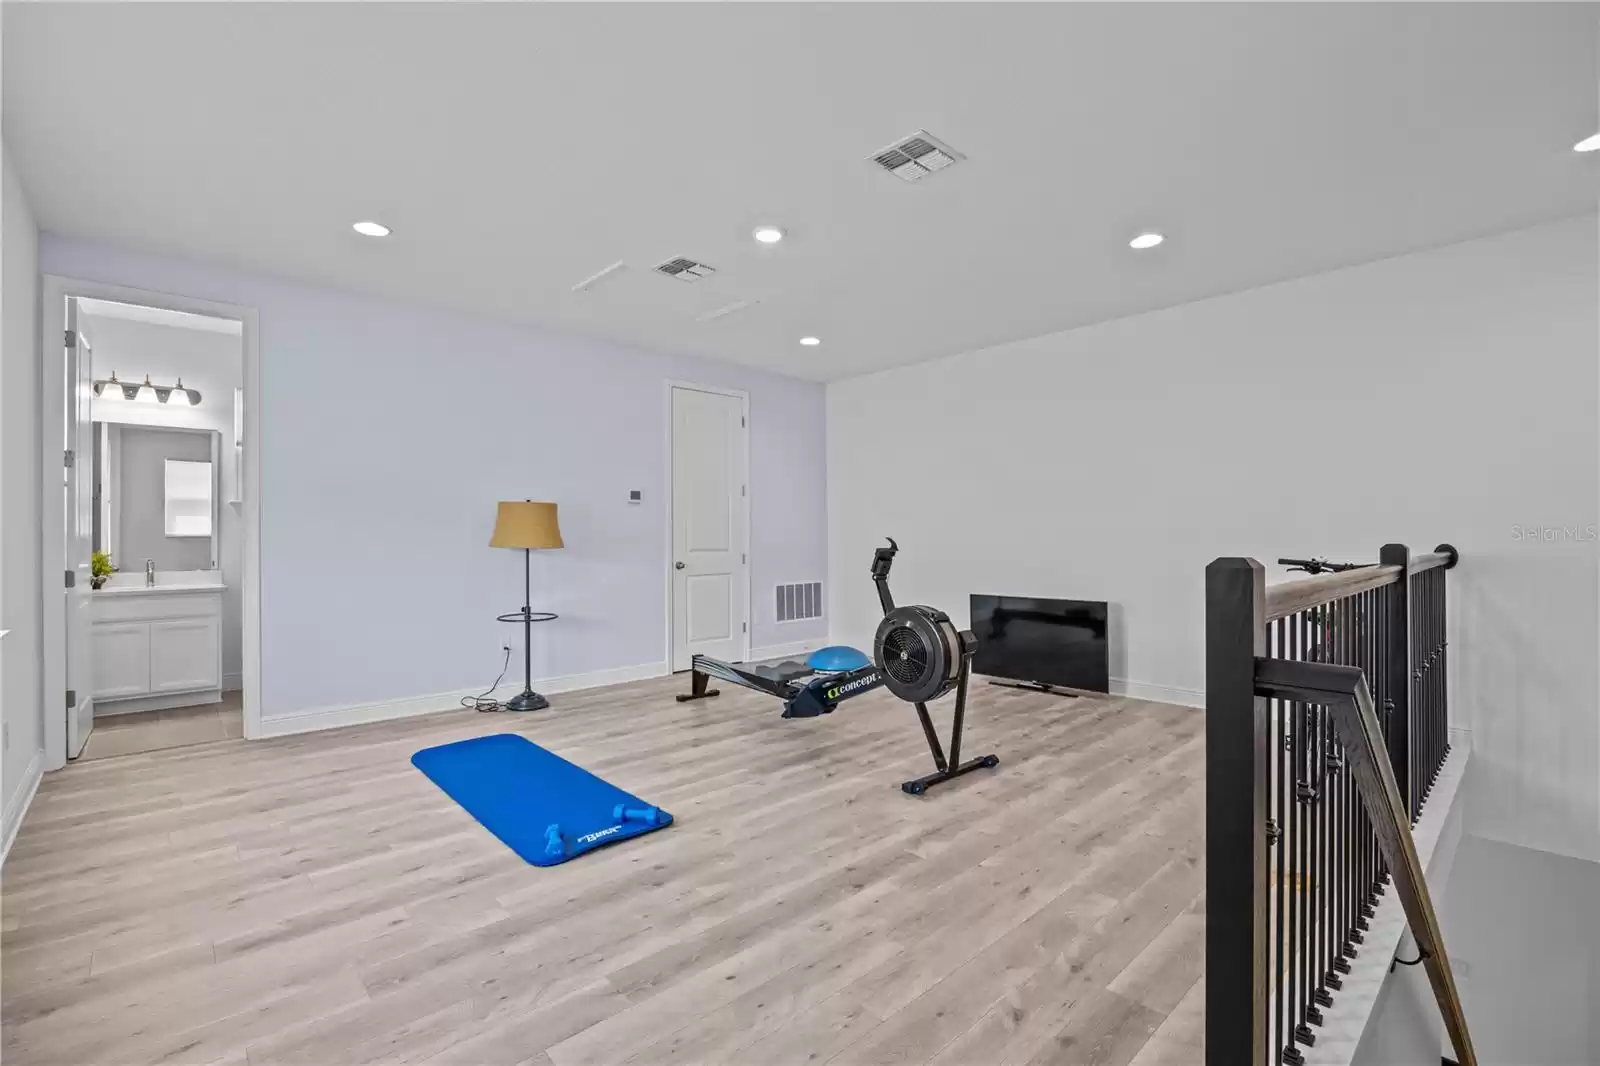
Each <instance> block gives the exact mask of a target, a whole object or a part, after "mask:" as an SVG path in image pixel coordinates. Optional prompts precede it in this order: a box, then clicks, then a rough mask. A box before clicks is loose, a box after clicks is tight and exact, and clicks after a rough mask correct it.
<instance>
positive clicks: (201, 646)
mask: <svg viewBox="0 0 1600 1066" xmlns="http://www.w3.org/2000/svg"><path fill="white" fill-rule="evenodd" d="M75 310H76V312H77V313H76V315H75V316H73V317H74V318H75V322H74V328H75V331H76V333H77V334H78V337H77V338H76V340H77V346H78V351H79V353H80V358H84V359H86V360H88V362H89V364H90V365H89V367H88V377H89V380H90V381H91V382H92V384H91V386H90V392H91V394H92V395H91V400H90V414H91V418H90V437H91V440H90V449H89V451H90V460H91V461H90V463H89V470H88V471H87V473H88V474H89V479H88V480H89V484H88V485H87V486H86V487H87V489H88V491H89V496H90V521H89V534H90V549H91V576H90V593H89V597H88V598H89V601H90V604H89V615H90V618H89V641H88V648H87V657H88V662H87V664H86V667H87V670H86V672H87V674H88V675H89V677H90V679H91V684H90V686H89V692H88V693H87V694H86V695H87V699H86V700H81V701H80V708H82V707H83V706H84V705H87V709H88V711H89V713H88V714H86V715H85V714H82V713H80V714H79V715H77V716H75V717H76V718H77V720H76V721H73V722H69V723H68V733H69V738H68V751H67V755H68V757H69V758H81V759H86V760H88V759H97V758H106V757H109V756H113V755H127V754H134V753H137V752H143V751H155V750H160V749H163V748H174V747H184V746H187V745H191V744H203V743H207V742H212V741H218V740H228V739H243V737H244V708H243V701H242V700H241V699H240V691H241V689H242V686H243V670H242V667H241V655H240V653H241V644H242V637H243V626H242V620H241V617H240V597H239V584H240V577H241V573H240V570H241V565H242V561H243V558H242V553H241V551H240V545H241V543H242V538H241V536H240V532H241V529H240V527H241V524H242V522H241V519H242V516H241V514H240V508H241V506H242V504H243V502H244V497H243V495H242V494H241V493H240V486H239V478H240V473H241V469H240V468H241V466H242V464H241V463H240V462H239V447H240V441H241V440H242V438H243V427H242V426H241V425H240V422H241V421H242V418H243V409H244V352H243V330H242V325H241V323H239V322H237V321H235V320H232V319H226V318H214V317H211V316H208V315H195V314H189V313H186V312H181V311H167V310H163V309H161V308H150V307H141V306H138V305H136V304H124V303H118V302H116V301H111V300H76V301H75ZM79 473H80V477H81V476H82V473H83V471H82V468H81V467H79ZM69 653H70V648H69Z"/></svg>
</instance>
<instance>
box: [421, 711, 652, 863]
mask: <svg viewBox="0 0 1600 1066" xmlns="http://www.w3.org/2000/svg"><path fill="white" fill-rule="evenodd" d="M411 765H413V766H415V767H416V768H417V769H418V770H421V771H422V772H423V773H425V774H427V775H428V779H429V780H430V781H432V782H433V783H434V784H436V785H438V786H439V787H440V788H441V789H443V790H444V793H445V795H447V796H449V797H450V798H451V799H453V800H455V801H456V802H457V803H459V804H461V806H462V807H465V808H466V811H467V813H468V814H470V815H472V816H473V817H474V818H476V819H477V820H478V822H479V823H480V824H481V825H482V826H483V827H484V828H485V829H487V830H488V831H489V832H491V833H493V834H494V835H495V836H497V837H499V838H500V840H501V842H502V843H504V844H505V845H506V847H508V848H510V849H511V850H512V851H514V852H516V853H517V854H518V855H520V856H521V857H522V858H523V859H525V860H526V861H528V862H530V863H532V864H533V865H535V866H555V865H556V864H558V863H563V862H566V861H567V860H568V859H572V858H576V857H577V856H579V855H582V854H583V853H584V852H586V851H593V850H594V849H595V848H599V847H604V846H605V845H607V844H615V843H616V842H617V841H619V840H627V839H628V838H629V837H636V836H639V835H641V834H643V833H649V832H653V831H654V830H657V829H665V828H666V827H667V826H669V825H671V824H672V815H670V814H668V813H667V812H666V811H663V810H659V809H657V808H655V807H651V806H649V805H647V804H646V803H644V801H642V800H640V799H639V797H637V796H635V795H633V794H631V793H628V792H624V791H622V789H620V788H617V787H616V786H615V785H609V784H607V783H606V782H604V781H602V780H600V779H599V778H598V777H596V776H594V775H593V774H591V773H590V772H589V771H587V770H585V769H584V768H583V767H581V766H574V765H572V764H571V763H569V762H567V760H565V759H563V758H561V757H560V756H559V755H552V754H551V753H550V752H548V751H545V750H544V749H543V748H541V747H539V745H537V744H535V743H533V741H531V740H528V739H527V738H526V737H523V736H521V735H519V734H516V733H496V734H495V735H493V736H487V737H474V738H473V739H471V740H461V741H457V742H456V743H454V744H441V745H440V746H439V747H436V748H424V749H422V750H421V751H419V752H417V753H416V754H415V755H413V756H411Z"/></svg>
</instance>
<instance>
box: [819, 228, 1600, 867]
mask: <svg viewBox="0 0 1600 1066" xmlns="http://www.w3.org/2000/svg"><path fill="white" fill-rule="evenodd" d="M1596 254H1597V242H1596V219H1595V217H1594V216H1585V217H1581V218H1574V219H1569V220H1564V221H1559V222H1554V223H1550V224H1547V225H1542V226H1538V227H1535V228H1531V229H1526V230H1522V231H1518V232H1515V233H1510V234H1505V235H1501V236H1496V237H1491V238H1485V239H1482V240H1476V241H1471V242H1467V243H1464V244H1459V245H1454V246H1451V247H1448V248H1442V249H1437V250H1434V251H1430V252H1424V253H1420V254H1415V255H1408V256H1402V257H1399V258H1395V259H1390V260H1385V261H1382V262H1377V263H1371V264H1367V265H1364V266H1359V267H1354V268H1351V269H1347V270H1341V271H1337V272H1334V273H1330V274H1324V275H1320V276H1317V277H1312V278H1305V279H1301V280H1297V281H1292V282H1287V283H1284V284H1280V285H1274V286H1270V287H1267V288H1262V289H1256V290H1252V291H1249V292H1244V293H1238V294H1234V295H1230V296H1225V297H1220V298H1217V299H1213V300H1206V301H1203V302H1200V303H1194V304H1189V305H1185V306H1182V307H1175V308H1171V309H1168V310H1165V311H1160V312H1156V313H1152V314H1147V315H1141V316H1138V317H1134V318H1128V319H1122V320H1119V321H1115V322H1108V323H1104V324H1101V325H1097V326H1093V327H1089V328H1085V329H1079V330H1073V331H1069V332H1065V333H1058V334H1052V335H1049V336H1044V337H1038V338H1035V339H1032V340H1028V341H1023V342H1019V343H1016V344H1010V345H1005V346H1002V347H998V348H992V349H988V350H985V351H979V352H971V353H967V354H964V355H961V356H956V357H953V358H950V359H944V360H940V361H938V362H934V363H927V364H923V365H919V366H914V367H907V368H903V369H899V370H894V371H888V372H885V373H881V374H875V375H870V376H866V377H861V378H855V379H851V380H847V381H842V382H837V383H834V384H832V385H830V386H829V388H828V445H829V447H828V474H829V514H830V542H829V554H830V559H831V566H832V574H833V582H832V600H831V603H832V606H833V616H834V628H833V633H832V635H833V637H834V638H836V639H844V640H851V641H862V640H865V639H869V638H870V636H871V633H872V626H873V624H874V622H875V617H876V614H877V609H876V604H875V602H874V600H873V597H872V590H871V588H870V586H869V583H868V582H867V581H866V580H865V577H864V571H865V568H866V563H867V559H868V557H869V553H870V552H871V550H872V548H873V546H874V545H875V544H877V543H880V542H881V539H882V538H883V537H884V536H886V535H892V536H894V537H896V538H898V539H899V541H900V543H901V546H902V547H903V549H904V550H903V551H902V552H901V555H900V559H899V560H898V561H897V563H896V575H897V582H896V594H897V595H898V596H899V597H900V598H901V599H902V600H905V601H923V602H928V603H932V604H936V605H942V606H943V607H944V608H945V609H947V610H948V611H950V613H951V615H952V616H953V617H955V618H956V619H957V620H965V618H966V616H967V596H968V594H969V593H973V592H996V593H1016V594H1030V593H1031V594H1038V595H1044V596H1067V597H1079V598H1086V599H1104V600H1109V601H1111V603H1112V604H1113V605H1115V607H1114V610H1115V612H1116V613H1115V614H1114V615H1113V621H1114V632H1113V642H1114V647H1113V662H1112V671H1111V672H1112V674H1113V676H1118V677H1122V678H1125V679H1129V680H1130V684H1131V686H1132V687H1133V688H1134V690H1135V691H1138V692H1142V693H1145V694H1150V695H1155V696H1158V697H1159V696H1161V695H1163V694H1166V695H1168V696H1169V698H1170V697H1177V698H1180V699H1187V700H1191V701H1193V700H1197V699H1198V697H1199V695H1200V693H1199V690H1200V688H1201V686H1202V685H1203V683H1204V658H1203V643H1204V632H1203V602H1204V588H1203V585H1204V579H1203V571H1204V568H1205V565H1206V563H1208V562H1209V561H1210V560H1211V559H1213V558H1215V557H1217V556H1223V555H1250V556H1255V557H1256V558H1258V559H1261V560H1264V561H1271V560H1274V559H1276V558H1277V557H1278V556H1280V555H1312V554H1316V555H1324V554H1325V555H1331V556H1334V557H1355V558H1367V559H1371V558H1375V557H1376V553H1377V549H1378V547H1379V545H1381V544H1382V543H1384V542H1385V541H1399V542H1403V543H1407V544H1410V545H1411V546H1412V547H1413V549H1414V550H1418V551H1425V550H1429V549H1431V548H1432V547H1433V546H1434V545H1435V544H1436V543H1438V542H1440V541H1446V540H1448V541H1450V542H1452V543H1454V544H1455V545H1456V546H1457V547H1458V548H1459V549H1460V550H1461V553H1462V562H1461V564H1460V565H1459V566H1458V567H1457V568H1456V569H1455V570H1453V571H1451V573H1450V583H1451V584H1450V588H1451V595H1452V597H1453V609H1454V611H1455V614H1456V624H1455V634H1454V643H1453V646H1452V649H1451V654H1452V660H1451V662H1452V666H1453V668H1454V670H1455V672H1456V677H1455V681H1454V689H1453V691H1454V695H1455V703H1454V707H1453V710H1454V714H1455V716H1456V719H1457V724H1458V725H1463V726H1467V727H1470V728H1471V729H1472V730H1473V733H1474V749H1475V752H1476V753H1477V754H1476V756H1475V765H1476V766H1478V767H1479V771H1478V773H1477V775H1476V776H1477V778H1478V780H1479V782H1480V786H1479V787H1478V788H1477V789H1476V790H1475V794H1474V796H1473V797H1472V798H1471V799H1470V801H1469V802H1471V804H1472V806H1471V808H1470V809H1471V812H1472V814H1471V816H1470V817H1469V821H1468V827H1469V830H1471V831H1474V832H1477V833H1479V834H1481V835H1486V836H1491V837H1496V838H1499V839H1504V840H1509V841H1511V842H1514V843H1520V844H1524V845H1527V846H1532V847H1540V848H1546V849H1549V850H1553V851H1560V852H1565V853H1568V854H1573V855H1579V856H1600V828H1597V827H1600V714H1597V709H1596V708H1597V697H1600V684H1597V669H1596V654H1595V653H1596V646H1597V643H1600V625H1597V610H1596V590H1597V576H1600V571H1597V567H1596V545H1595V543H1594V542H1593V541H1592V540H1590V541H1587V542H1583V543H1572V542H1555V543H1548V542H1542V541H1534V540H1518V539H1516V537H1515V534H1514V529H1513V527H1514V526H1517V525H1524V526H1569V527H1579V528H1584V527H1589V526H1591V525H1592V524H1594V523H1596V522H1597V521H1600V493H1597V487H1600V469H1597V454H1596V453H1597V450H1600V433H1597V402H1596V401H1597V374H1596V352H1597V347H1600V321H1597V318H1600V299H1597V295H1596V283H1597V270H1596ZM1062 299H1068V300H1070V299H1071V293H1067V292H1064V293H1062Z"/></svg>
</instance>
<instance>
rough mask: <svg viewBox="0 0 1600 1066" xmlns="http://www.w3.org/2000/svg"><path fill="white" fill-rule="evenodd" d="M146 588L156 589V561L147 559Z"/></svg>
mask: <svg viewBox="0 0 1600 1066" xmlns="http://www.w3.org/2000/svg"><path fill="white" fill-rule="evenodd" d="M144 587H145V588H147V589H153V588H155V587H156V561H155V560H154V559H146V560H145V561H144Z"/></svg>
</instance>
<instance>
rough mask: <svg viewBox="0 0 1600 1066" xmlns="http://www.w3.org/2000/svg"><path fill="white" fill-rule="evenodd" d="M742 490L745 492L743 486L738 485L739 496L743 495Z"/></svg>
mask: <svg viewBox="0 0 1600 1066" xmlns="http://www.w3.org/2000/svg"><path fill="white" fill-rule="evenodd" d="M744 490H745V486H743V485H740V486H739V495H741V496H743V495H744Z"/></svg>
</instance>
